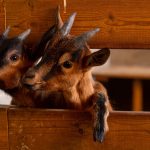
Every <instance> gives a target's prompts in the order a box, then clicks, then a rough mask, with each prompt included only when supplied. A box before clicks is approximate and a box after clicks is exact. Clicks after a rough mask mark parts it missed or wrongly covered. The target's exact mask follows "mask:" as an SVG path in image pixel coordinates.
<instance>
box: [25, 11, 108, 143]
mask: <svg viewBox="0 0 150 150" xmlns="http://www.w3.org/2000/svg"><path fill="white" fill-rule="evenodd" d="M75 16H76V13H73V14H72V15H71V16H70V17H69V19H68V20H67V21H66V22H65V23H64V24H63V25H62V23H60V24H61V26H60V28H58V29H57V32H56V33H55V34H54V35H53V37H52V39H51V40H50V41H49V43H48V46H47V50H46V52H45V54H44V56H43V57H42V58H41V60H40V61H39V62H38V63H37V64H36V65H34V66H33V67H31V68H30V69H29V70H28V71H27V73H26V74H25V76H24V78H23V83H24V84H25V85H26V86H27V87H28V88H29V89H32V90H33V91H38V92H39V93H43V94H41V95H42V96H43V97H44V98H45V100H46V99H47V98H46V97H48V99H47V101H49V103H50V104H51V106H52V107H53V108H69V109H80V110H81V109H82V110H85V109H89V108H91V106H94V111H93V110H92V112H93V115H94V133H93V136H94V140H97V141H100V142H102V141H103V138H104V134H105V133H106V131H107V130H108V125H107V117H108V114H109V111H110V110H111V105H110V103H109V99H108V95H107V91H106V89H105V88H104V87H103V85H102V84H100V83H98V82H95V81H94V80H93V79H92V75H91V68H92V67H93V66H99V65H103V64H104V63H105V62H106V61H107V59H108V57H109V55H110V51H109V49H108V48H103V49H101V50H99V51H97V52H95V53H91V51H90V49H89V47H88V45H87V41H88V40H89V39H90V38H91V37H92V36H94V35H95V34H96V33H97V32H98V31H99V28H96V29H93V30H91V31H88V32H85V33H83V34H81V35H80V36H71V35H70V34H69V32H70V30H71V27H72V25H73V22H74V19H75ZM37 101H38V99H37Z"/></svg>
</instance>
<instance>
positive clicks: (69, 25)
mask: <svg viewBox="0 0 150 150" xmlns="http://www.w3.org/2000/svg"><path fill="white" fill-rule="evenodd" d="M76 14H77V13H76V12H74V13H73V14H72V15H71V16H70V17H69V19H68V20H67V21H66V22H65V23H64V25H63V26H62V28H61V29H60V32H61V34H62V36H66V35H68V34H69V32H70V30H71V28H72V25H73V23H74V19H75V17H76Z"/></svg>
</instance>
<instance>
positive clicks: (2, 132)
mask: <svg viewBox="0 0 150 150" xmlns="http://www.w3.org/2000/svg"><path fill="white" fill-rule="evenodd" d="M8 149H9V145H8V122H7V107H2V106H0V150H8Z"/></svg>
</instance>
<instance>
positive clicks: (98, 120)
mask: <svg viewBox="0 0 150 150" xmlns="http://www.w3.org/2000/svg"><path fill="white" fill-rule="evenodd" d="M94 98H96V99H95V100H94V130H93V139H94V141H98V142H103V140H104V136H105V133H106V131H107V130H108V125H107V117H108V109H107V105H106V102H107V100H106V97H105V95H104V94H103V93H97V94H96V95H95V97H94Z"/></svg>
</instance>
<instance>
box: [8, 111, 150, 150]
mask: <svg viewBox="0 0 150 150" xmlns="http://www.w3.org/2000/svg"><path fill="white" fill-rule="evenodd" d="M8 117H9V140H10V150H20V149H27V150H28V149H32V150H37V149H40V150H48V149H54V150H64V149H65V150H70V149H71V150H77V149H78V150H94V149H100V150H104V149H105V150H106V149H107V150H116V149H120V150H129V149H135V150H142V149H143V150H149V148H150V142H149V141H150V113H146V112H145V113H144V112H113V113H111V114H110V117H109V126H110V131H109V132H108V133H107V135H106V137H105V140H104V142H103V143H98V142H94V141H93V138H92V120H91V115H90V114H89V113H88V112H80V111H69V110H65V111H64V110H48V109H45V110H41V109H9V113H8Z"/></svg>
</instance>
